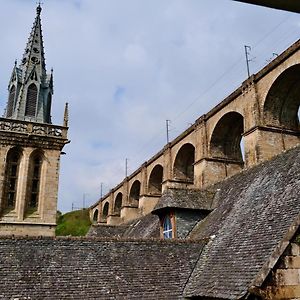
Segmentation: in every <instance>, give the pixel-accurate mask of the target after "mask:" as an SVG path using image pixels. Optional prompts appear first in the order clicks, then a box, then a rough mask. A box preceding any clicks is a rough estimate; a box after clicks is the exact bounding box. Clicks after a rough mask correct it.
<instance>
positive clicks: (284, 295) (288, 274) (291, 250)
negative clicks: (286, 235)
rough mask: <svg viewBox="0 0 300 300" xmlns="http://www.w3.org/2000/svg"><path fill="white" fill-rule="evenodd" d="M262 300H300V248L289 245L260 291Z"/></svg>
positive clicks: (294, 244)
mask: <svg viewBox="0 0 300 300" xmlns="http://www.w3.org/2000/svg"><path fill="white" fill-rule="evenodd" d="M260 294H261V296H262V298H263V299H266V300H275V299H285V300H294V299H300V246H299V244H296V243H291V244H290V245H289V247H288V249H287V250H286V252H285V254H284V255H283V257H281V258H280V261H279V262H278V263H277V265H276V267H275V269H274V270H273V271H272V272H271V274H270V275H269V278H268V279H267V282H266V283H265V286H264V288H263V289H262V290H261V291H260Z"/></svg>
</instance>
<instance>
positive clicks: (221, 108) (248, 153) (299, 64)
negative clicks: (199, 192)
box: [90, 40, 300, 225]
mask: <svg viewBox="0 0 300 300" xmlns="http://www.w3.org/2000/svg"><path fill="white" fill-rule="evenodd" d="M299 105H300V40H298V41H297V42H296V43H294V44H293V45H292V46H291V47H290V48H288V49H287V50H286V51H285V52H283V53H282V54H281V55H279V56H278V57H277V58H276V59H275V60H274V61H272V62H271V63H270V64H268V65H267V66H266V67H264V68H263V69H262V70H261V71H259V72H258V73H257V74H255V75H252V76H251V77H250V78H248V79H247V80H246V81H245V82H243V83H242V85H241V86H240V87H239V88H238V89H237V90H235V91H234V92H233V93H232V94H230V95H229V96H228V97H227V98H225V99H224V100H223V101H222V102H221V103H219V104H218V105H217V106H216V107H214V108H213V109H212V110H210V111H209V112H208V113H207V114H205V115H203V116H201V117H200V118H199V119H197V120H196V121H195V123H194V124H193V125H192V126H191V127H189V128H188V129H187V130H186V131H184V132H183V133H182V134H181V135H179V136H178V137H177V138H176V139H174V140H173V141H172V142H170V143H169V144H167V145H166V146H165V147H164V148H163V149H162V150H161V151H160V152H158V153H157V154H156V155H154V156H153V157H152V158H151V159H149V160H148V161H146V162H145V163H144V164H143V165H142V166H141V167H140V168H139V169H137V170H136V171H135V172H134V173H133V174H131V175H130V176H128V177H127V178H125V179H124V180H123V182H121V183H120V184H119V185H118V186H116V187H115V188H113V189H112V190H111V191H110V192H109V193H108V194H107V195H105V196H104V197H102V199H99V201H98V202H96V203H95V204H94V205H93V206H92V207H91V208H90V213H91V219H93V216H94V214H95V211H96V210H98V212H99V216H98V222H100V223H107V224H112V225H113V224H119V223H122V222H125V221H129V220H131V219H135V218H137V217H139V216H142V215H145V214H148V213H149V212H151V211H152V209H153V208H154V206H155V205H156V203H157V200H158V199H159V197H160V196H161V194H162V192H163V191H164V190H166V189H168V188H176V187H178V188H186V189H189V188H199V189H201V188H204V187H206V186H209V185H211V184H214V183H216V182H218V181H221V180H223V179H224V178H226V177H228V176H232V175H234V174H236V173H238V172H240V171H241V170H242V169H243V168H244V167H251V166H254V165H256V164H259V163H261V162H263V161H265V160H267V159H270V158H271V157H273V156H274V155H277V154H279V153H280V152H282V151H284V150H287V149H289V148H291V147H294V146H296V145H298V144H299V143H300V125H299ZM119 195H122V197H121V202H117V199H120V196H119ZM118 197H119V198H118ZM118 201H120V200H118ZM117 203H121V204H118V206H116V204H117ZM116 207H118V209H116Z"/></svg>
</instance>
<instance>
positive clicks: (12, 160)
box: [2, 148, 21, 212]
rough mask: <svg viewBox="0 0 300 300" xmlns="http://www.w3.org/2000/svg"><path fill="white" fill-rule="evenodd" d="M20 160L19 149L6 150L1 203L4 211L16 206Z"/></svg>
mask: <svg viewBox="0 0 300 300" xmlns="http://www.w3.org/2000/svg"><path fill="white" fill-rule="evenodd" d="M20 160H21V151H20V150H19V149H17V148H13V149H11V150H10V151H9V152H8V154H7V157H6V168H5V180H4V189H3V203H2V209H3V210H4V212H5V211H10V210H14V209H15V206H16V197H17V185H18V177H19V165H20Z"/></svg>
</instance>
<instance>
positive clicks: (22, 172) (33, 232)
mask: <svg viewBox="0 0 300 300" xmlns="http://www.w3.org/2000/svg"><path fill="white" fill-rule="evenodd" d="M41 12H42V8H41V6H40V5H38V6H37V9H36V17H35V20H34V23H33V27H32V30H31V33H30V36H29V39H28V42H27V45H26V48H25V52H24V55H23V58H22V61H21V63H20V64H19V65H18V64H17V62H15V65H14V68H13V71H12V75H11V78H10V81H9V84H8V101H7V106H6V110H5V113H4V117H3V118H0V132H1V134H0V170H1V172H0V235H22V236H24V235H25V236H26V235H29V236H54V235H55V227H56V211H57V192H58V177H59V161H60V155H61V150H62V148H63V147H64V145H65V144H66V143H68V139H67V131H68V106H67V104H66V108H65V114H64V122H63V126H57V125H53V124H51V103H52V95H53V72H52V71H51V74H47V72H46V64H45V53H44V46H43V36H42V28H41Z"/></svg>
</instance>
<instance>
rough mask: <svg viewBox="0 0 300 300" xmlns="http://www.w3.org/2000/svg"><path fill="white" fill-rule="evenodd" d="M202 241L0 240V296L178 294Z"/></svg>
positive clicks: (157, 296)
mask: <svg viewBox="0 0 300 300" xmlns="http://www.w3.org/2000/svg"><path fill="white" fill-rule="evenodd" d="M202 248H203V243H202V242H189V241H184V242H183V241H159V240H155V241H154V240H147V241H146V240H143V241H142V240H103V239H102V240H99V239H74V238H73V239H71V238H68V239H66V238H65V239H63V238H56V239H53V238H42V239H35V238H24V239H21V238H18V239H8V238H1V239H0V265H1V268H0V278H1V280H0V299H172V300H173V299H182V292H183V288H184V285H185V284H186V282H187V279H188V277H189V275H190V273H191V271H192V268H193V267H194V265H195V263H196V261H197V259H198V257H199V254H200V252H201V249H202Z"/></svg>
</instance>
